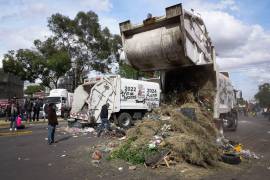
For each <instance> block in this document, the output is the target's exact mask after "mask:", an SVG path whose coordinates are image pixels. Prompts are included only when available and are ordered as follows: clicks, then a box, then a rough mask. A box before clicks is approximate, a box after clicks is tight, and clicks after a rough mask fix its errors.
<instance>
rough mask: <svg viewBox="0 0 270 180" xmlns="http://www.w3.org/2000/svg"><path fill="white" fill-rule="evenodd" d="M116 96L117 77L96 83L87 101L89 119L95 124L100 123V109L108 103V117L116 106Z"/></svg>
mask: <svg viewBox="0 0 270 180" xmlns="http://www.w3.org/2000/svg"><path fill="white" fill-rule="evenodd" d="M116 94H117V77H109V78H103V79H102V80H100V81H99V82H97V83H96V84H95V85H94V86H93V88H92V89H91V93H90V96H89V99H88V104H89V105H90V106H89V113H90V118H92V119H94V120H95V121H96V122H97V123H100V112H101V107H102V106H103V105H104V104H106V103H109V104H110V107H109V115H108V116H109V117H108V118H110V116H111V113H112V112H113V111H114V109H115V106H117V102H118V101H117V100H116Z"/></svg>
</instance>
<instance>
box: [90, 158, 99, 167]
mask: <svg viewBox="0 0 270 180" xmlns="http://www.w3.org/2000/svg"><path fill="white" fill-rule="evenodd" d="M91 163H92V164H93V166H95V167H98V165H99V164H100V161H99V160H92V161H91Z"/></svg>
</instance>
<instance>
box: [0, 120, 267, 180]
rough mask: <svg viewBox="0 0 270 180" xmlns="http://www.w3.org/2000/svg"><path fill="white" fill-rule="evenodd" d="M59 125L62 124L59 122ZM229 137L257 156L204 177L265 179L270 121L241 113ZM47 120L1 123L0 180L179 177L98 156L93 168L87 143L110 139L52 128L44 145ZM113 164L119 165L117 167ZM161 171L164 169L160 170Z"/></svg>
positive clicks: (227, 133) (93, 144)
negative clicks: (15, 125) (19, 126)
mask: <svg viewBox="0 0 270 180" xmlns="http://www.w3.org/2000/svg"><path fill="white" fill-rule="evenodd" d="M60 126H66V124H65V123H62V125H60ZM226 136H227V137H228V138H229V139H233V140H236V141H239V142H241V143H242V144H243V145H244V148H245V149H250V150H251V151H253V152H255V153H256V154H257V155H259V156H260V157H262V158H261V159H260V160H252V161H251V162H250V163H248V166H247V167H246V169H244V170H242V171H235V172H234V171H224V172H222V171H221V172H220V171H219V172H217V173H216V174H214V175H212V176H209V177H204V178H203V179H219V180H221V179H224V180H225V179H237V180H238V179H252V180H254V179H260V180H261V179H269V178H270V169H268V168H270V122H269V121H268V120H266V119H264V118H262V117H258V118H246V117H244V118H241V120H240V121H239V127H238V130H237V131H236V132H226ZM46 137H47V129H46V124H39V125H32V126H29V127H27V129H25V130H23V131H20V132H19V133H18V134H10V133H9V131H8V128H3V127H0V162H1V163H0V179H3V180H9V179H12V180H13V179H18V180H29V179H46V180H48V179H51V180H53V179H59V180H61V179H63V180H68V179H78V180H82V179H83V180H84V179H90V180H91V179H110V180H111V179H182V178H181V176H179V175H176V174H173V175H172V174H171V175H168V174H166V173H162V172H161V173H157V171H153V170H151V169H150V170H149V169H145V168H144V167H138V169H137V170H135V171H130V170H128V164H126V163H121V162H120V163H118V162H117V163H115V164H114V166H112V165H111V164H112V163H111V164H110V163H106V160H103V161H102V162H101V164H100V165H98V167H95V166H93V164H92V163H91V158H90V157H91V154H90V148H91V147H93V146H95V145H98V144H102V143H103V142H108V141H110V140H109V139H102V138H96V137H95V136H94V135H93V134H84V135H83V134H81V135H79V136H78V137H76V136H75V137H74V136H73V135H72V134H68V133H66V134H64V133H63V132H60V131H59V129H58V131H56V141H57V143H56V144H54V145H48V144H47V141H46V140H45V138H46ZM118 167H123V168H124V170H123V171H119V170H118ZM163 172H164V170H163Z"/></svg>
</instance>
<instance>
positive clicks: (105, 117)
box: [97, 103, 110, 137]
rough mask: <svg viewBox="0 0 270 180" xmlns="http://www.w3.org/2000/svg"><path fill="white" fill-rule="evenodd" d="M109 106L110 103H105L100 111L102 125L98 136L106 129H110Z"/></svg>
mask: <svg viewBox="0 0 270 180" xmlns="http://www.w3.org/2000/svg"><path fill="white" fill-rule="evenodd" d="M108 108H109V103H107V104H104V105H103V106H102V108H101V112H100V119H101V125H100V127H99V130H98V134H97V136H98V137H99V136H100V135H101V133H102V131H103V130H104V129H106V130H110V122H109V119H108V114H109V113H108Z"/></svg>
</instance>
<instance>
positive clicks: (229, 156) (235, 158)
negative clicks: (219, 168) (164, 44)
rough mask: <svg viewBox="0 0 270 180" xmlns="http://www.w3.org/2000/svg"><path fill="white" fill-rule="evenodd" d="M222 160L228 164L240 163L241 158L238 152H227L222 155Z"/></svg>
mask: <svg viewBox="0 0 270 180" xmlns="http://www.w3.org/2000/svg"><path fill="white" fill-rule="evenodd" d="M221 158H222V161H223V162H224V163H227V164H240V163H241V158H240V156H239V155H237V154H233V153H225V154H223V155H222V156H221Z"/></svg>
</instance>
